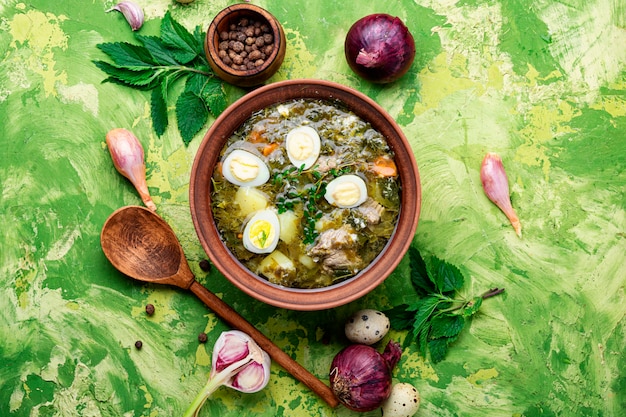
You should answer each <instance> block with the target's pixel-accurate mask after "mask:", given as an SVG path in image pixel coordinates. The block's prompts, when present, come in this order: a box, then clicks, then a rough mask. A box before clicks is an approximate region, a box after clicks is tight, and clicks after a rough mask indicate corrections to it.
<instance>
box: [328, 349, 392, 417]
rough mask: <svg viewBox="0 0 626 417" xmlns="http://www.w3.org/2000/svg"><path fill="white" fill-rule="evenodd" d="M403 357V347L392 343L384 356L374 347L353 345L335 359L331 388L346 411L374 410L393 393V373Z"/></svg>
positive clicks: (331, 371) (331, 374)
mask: <svg viewBox="0 0 626 417" xmlns="http://www.w3.org/2000/svg"><path fill="white" fill-rule="evenodd" d="M401 355H402V349H401V348H400V344H399V343H396V342H394V341H389V343H388V344H387V347H385V351H384V352H383V354H382V355H381V354H380V353H379V352H378V351H377V350H376V349H374V348H373V347H371V346H367V345H361V344H355V345H350V346H348V347H346V348H345V349H343V350H342V351H341V352H339V353H338V354H337V356H335V358H334V359H333V362H332V364H331V366H330V387H331V389H332V390H333V392H334V393H335V395H336V396H337V398H338V399H339V401H340V402H341V403H342V404H343V405H345V406H346V407H347V408H349V409H351V410H354V411H371V410H374V409H376V408H378V407H380V406H381V405H382V403H383V402H384V401H385V400H386V399H387V398H388V397H389V394H390V393H391V371H392V369H393V368H394V367H395V366H396V364H397V363H398V361H399V360H400V356H401Z"/></svg>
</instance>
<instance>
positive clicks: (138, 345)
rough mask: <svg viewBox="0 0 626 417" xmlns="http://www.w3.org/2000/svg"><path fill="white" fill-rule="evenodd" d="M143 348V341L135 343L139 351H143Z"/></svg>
mask: <svg viewBox="0 0 626 417" xmlns="http://www.w3.org/2000/svg"><path fill="white" fill-rule="evenodd" d="M142 346H143V343H142V342H141V340H137V341H136V342H135V347H136V348H137V350H139V349H141V347H142Z"/></svg>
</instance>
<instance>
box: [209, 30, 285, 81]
mask: <svg viewBox="0 0 626 417" xmlns="http://www.w3.org/2000/svg"><path fill="white" fill-rule="evenodd" d="M229 29H230V30H229V31H222V32H221V33H220V43H219V45H218V50H219V52H218V54H219V57H220V59H221V60H222V62H223V63H224V64H226V65H228V66H229V67H231V68H233V69H235V70H239V71H247V70H253V69H256V68H257V67H260V66H262V65H263V64H264V63H265V60H266V59H267V58H268V57H269V56H270V54H271V53H272V51H273V50H274V36H273V35H272V33H271V29H270V26H269V24H267V22H260V21H258V20H254V19H247V18H242V19H240V20H239V22H238V23H237V24H231V25H230V27H229Z"/></svg>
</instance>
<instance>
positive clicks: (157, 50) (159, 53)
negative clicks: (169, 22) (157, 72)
mask: <svg viewBox="0 0 626 417" xmlns="http://www.w3.org/2000/svg"><path fill="white" fill-rule="evenodd" d="M135 36H136V37H137V39H139V40H140V41H141V43H143V45H144V46H145V47H146V48H147V49H148V51H149V52H150V55H151V56H152V58H153V59H154V61H155V62H156V63H157V64H158V65H173V66H177V65H180V63H179V62H178V61H176V60H175V59H174V58H173V57H172V54H171V51H169V50H168V49H167V46H166V45H165V44H164V43H163V41H162V40H161V39H159V38H157V37H156V36H143V35H135Z"/></svg>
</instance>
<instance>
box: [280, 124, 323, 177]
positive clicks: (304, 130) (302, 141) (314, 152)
mask: <svg viewBox="0 0 626 417" xmlns="http://www.w3.org/2000/svg"><path fill="white" fill-rule="evenodd" d="M320 147H321V144H320V137H319V135H318V134H317V131H316V130H315V129H313V128H312V127H310V126H299V127H296V128H295V129H292V130H290V131H289V133H287V138H286V139H285V148H286V149H287V157H289V161H290V162H291V163H292V164H294V165H295V166H296V167H298V168H300V167H302V169H308V168H311V167H312V166H313V164H315V161H317V158H318V157H319V156H320Z"/></svg>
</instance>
